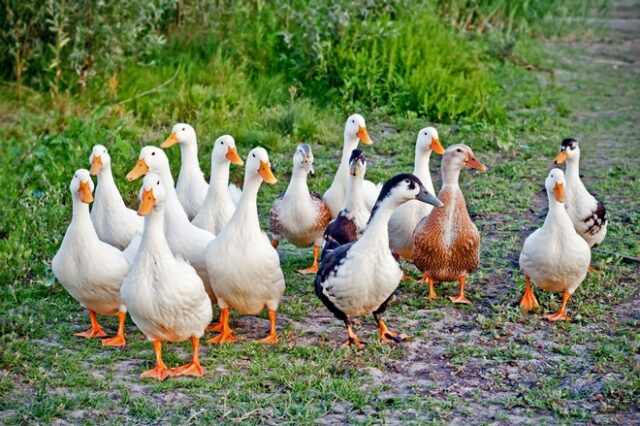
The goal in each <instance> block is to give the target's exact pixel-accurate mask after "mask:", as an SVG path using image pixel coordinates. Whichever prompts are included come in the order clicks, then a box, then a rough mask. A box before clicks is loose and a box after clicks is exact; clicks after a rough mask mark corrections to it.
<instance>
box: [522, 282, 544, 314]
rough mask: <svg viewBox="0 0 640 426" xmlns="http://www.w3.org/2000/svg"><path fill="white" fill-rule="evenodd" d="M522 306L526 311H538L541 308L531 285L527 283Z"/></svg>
mask: <svg viewBox="0 0 640 426" xmlns="http://www.w3.org/2000/svg"><path fill="white" fill-rule="evenodd" d="M520 307H521V308H522V310H523V311H524V312H531V311H537V310H539V309H540V304H539V303H538V300H537V299H536V296H535V294H534V293H533V290H532V289H531V287H530V286H529V285H527V287H526V288H525V290H524V294H523V295H522V299H521V300H520Z"/></svg>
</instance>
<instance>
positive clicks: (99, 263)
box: [51, 169, 129, 346]
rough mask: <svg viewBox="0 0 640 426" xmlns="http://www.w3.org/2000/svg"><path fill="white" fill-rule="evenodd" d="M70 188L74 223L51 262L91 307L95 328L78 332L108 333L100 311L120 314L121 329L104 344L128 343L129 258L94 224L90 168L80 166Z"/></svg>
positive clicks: (78, 297) (58, 275) (66, 284)
mask: <svg viewBox="0 0 640 426" xmlns="http://www.w3.org/2000/svg"><path fill="white" fill-rule="evenodd" d="M69 190H70V191H71V201H72V205H73V213H72V216H71V223H70V224H69V227H68V228H67V232H66V233H65V234H64V238H63V240H62V244H61V245H60V248H59V249H58V252H57V253H56V255H55V256H54V258H53V260H52V262H51V266H52V269H53V273H54V275H55V276H56V278H57V279H58V281H59V282H60V284H62V286H63V287H64V288H65V290H67V291H68V292H69V294H70V295H71V296H72V297H73V298H74V299H76V300H77V301H78V302H80V304H81V305H82V306H84V307H85V308H87V310H88V311H89V318H90V319H91V328H90V329H89V330H87V331H85V332H82V333H75V336H79V337H86V338H94V337H105V336H106V333H105V332H104V330H103V329H102V327H101V326H100V323H99V322H98V319H97V318H96V313H98V314H100V315H109V316H112V315H118V322H119V328H118V333H117V334H116V336H115V337H112V338H110V339H104V340H103V341H102V345H103V346H124V345H125V338H124V322H125V317H126V315H127V313H126V312H127V311H126V309H125V308H124V305H122V302H121V300H120V287H121V286H122V282H123V281H124V279H125V277H126V276H127V273H128V272H129V262H128V261H127V258H126V257H125V255H124V254H123V253H122V252H121V251H120V250H118V249H117V248H115V247H113V246H112V245H110V244H107V243H105V242H103V241H100V239H99V238H98V234H97V233H96V230H95V228H94V227H93V223H92V222H91V218H90V216H89V204H90V203H91V202H92V201H93V196H92V195H91V193H92V192H93V181H92V180H91V176H90V175H89V171H88V170H86V169H79V170H76V172H75V173H74V175H73V178H72V179H71V184H70V185H69Z"/></svg>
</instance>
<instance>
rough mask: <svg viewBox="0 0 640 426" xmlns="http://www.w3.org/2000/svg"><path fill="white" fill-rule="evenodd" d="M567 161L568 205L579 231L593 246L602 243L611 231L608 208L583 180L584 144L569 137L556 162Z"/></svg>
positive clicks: (566, 204)
mask: <svg viewBox="0 0 640 426" xmlns="http://www.w3.org/2000/svg"><path fill="white" fill-rule="evenodd" d="M565 161H566V163H567V169H566V180H567V186H566V189H565V206H566V209H567V213H569V217H570V218H571V222H572V223H573V226H574V228H575V229H576V232H577V233H578V234H579V235H580V236H581V237H582V238H584V239H585V241H586V242H587V243H588V244H589V247H591V248H594V247H595V246H597V245H598V244H600V243H602V241H603V240H604V237H605V235H606V234H607V222H608V220H607V211H606V209H605V208H604V204H602V203H601V202H600V201H598V200H596V199H595V197H594V196H593V195H591V194H590V193H589V191H587V188H585V186H584V184H583V183H582V180H581V179H580V147H579V146H578V141H577V140H575V139H573V138H568V139H565V140H563V141H562V144H561V145H560V152H559V153H558V155H557V156H556V159H555V164H562V163H564V162H565Z"/></svg>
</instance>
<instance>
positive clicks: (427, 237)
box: [413, 144, 487, 304]
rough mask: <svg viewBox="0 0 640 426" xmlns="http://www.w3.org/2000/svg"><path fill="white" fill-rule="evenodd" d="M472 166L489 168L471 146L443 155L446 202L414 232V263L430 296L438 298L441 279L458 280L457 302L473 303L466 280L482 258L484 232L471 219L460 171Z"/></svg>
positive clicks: (460, 146) (455, 147)
mask: <svg viewBox="0 0 640 426" xmlns="http://www.w3.org/2000/svg"><path fill="white" fill-rule="evenodd" d="M463 167H470V168H473V169H476V170H480V171H485V170H487V168H486V167H485V166H484V165H483V164H482V163H481V162H480V161H478V160H477V159H476V157H475V156H474V154H473V151H472V150H471V148H469V147H468V146H467V145H464V144H458V145H452V146H450V147H449V148H447V150H446V151H445V153H444V156H443V157H442V188H441V189H440V194H438V198H439V199H440V200H441V201H442V202H443V203H444V207H443V208H441V209H437V210H433V211H432V212H431V213H430V214H429V216H426V217H424V218H423V219H422V220H421V221H420V222H419V223H418V225H417V226H416V229H415V230H414V231H413V262H414V263H415V265H416V266H417V267H418V269H419V270H420V271H421V272H422V274H423V275H422V280H421V281H422V282H426V281H428V282H429V299H431V300H434V299H436V298H437V295H436V292H435V288H434V285H435V283H436V282H438V281H456V280H457V281H458V282H459V283H460V290H459V292H458V295H457V296H455V297H451V296H450V297H449V299H450V300H451V301H452V302H453V303H467V304H468V303H471V302H470V301H469V300H468V299H467V298H466V297H465V295H464V286H465V281H466V279H467V277H468V276H469V274H471V273H473V272H474V271H475V270H476V268H477V267H478V263H479V261H480V233H479V232H478V228H476V225H475V224H474V223H473V222H472V221H471V218H470V217H469V212H467V204H466V203H465V200H464V195H462V191H460V187H459V186H458V178H459V176H460V170H462V168H463Z"/></svg>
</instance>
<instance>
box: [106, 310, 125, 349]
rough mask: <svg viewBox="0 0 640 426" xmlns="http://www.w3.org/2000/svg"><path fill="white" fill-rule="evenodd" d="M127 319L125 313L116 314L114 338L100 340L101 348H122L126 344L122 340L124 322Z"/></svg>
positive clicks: (123, 339)
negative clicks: (116, 323)
mask: <svg viewBox="0 0 640 426" xmlns="http://www.w3.org/2000/svg"><path fill="white" fill-rule="evenodd" d="M126 319H127V313H126V312H122V311H120V312H118V332H117V333H116V335H115V336H113V337H110V338H108V339H103V340H102V346H120V347H124V346H125V345H126V344H127V342H126V340H125V338H124V322H125V320H126Z"/></svg>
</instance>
